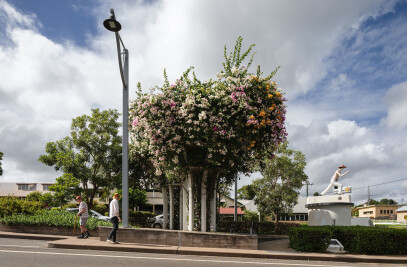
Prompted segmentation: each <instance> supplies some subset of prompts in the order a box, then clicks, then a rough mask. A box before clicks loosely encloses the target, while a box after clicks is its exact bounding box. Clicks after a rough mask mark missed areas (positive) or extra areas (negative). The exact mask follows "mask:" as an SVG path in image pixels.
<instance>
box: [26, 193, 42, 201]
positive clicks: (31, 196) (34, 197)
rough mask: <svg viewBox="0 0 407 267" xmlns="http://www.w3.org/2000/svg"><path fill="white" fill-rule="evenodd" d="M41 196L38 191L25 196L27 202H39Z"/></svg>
mask: <svg viewBox="0 0 407 267" xmlns="http://www.w3.org/2000/svg"><path fill="white" fill-rule="evenodd" d="M41 196H42V194H41V193H40V192H38V191H35V192H31V193H29V194H28V195H27V197H26V200H28V201H40V198H41Z"/></svg>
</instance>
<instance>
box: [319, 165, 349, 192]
mask: <svg viewBox="0 0 407 267" xmlns="http://www.w3.org/2000/svg"><path fill="white" fill-rule="evenodd" d="M345 168H346V166H345V165H343V164H342V165H340V166H339V167H338V169H337V170H336V171H335V173H334V175H333V176H332V177H331V182H330V183H329V185H328V187H327V188H326V189H325V190H324V191H322V193H321V196H325V195H326V193H328V191H329V189H331V188H332V187H333V186H337V187H338V188H339V193H338V195H342V185H341V184H340V183H338V179H339V177H342V176H344V175H346V174H348V173H349V171H347V172H345V173H344V174H342V173H341V171H342V170H343V169H345Z"/></svg>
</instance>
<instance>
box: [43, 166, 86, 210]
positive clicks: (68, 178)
mask: <svg viewBox="0 0 407 267" xmlns="http://www.w3.org/2000/svg"><path fill="white" fill-rule="evenodd" d="M56 180H57V182H56V183H55V184H53V185H50V186H49V190H51V191H53V192H55V193H54V195H53V199H54V200H55V202H56V203H57V204H59V206H60V207H61V209H62V206H63V205H65V204H66V203H68V202H69V201H70V200H72V199H73V198H74V197H75V196H76V195H79V192H80V188H79V184H80V181H79V179H77V178H75V177H74V176H73V175H72V174H71V173H64V174H63V175H62V176H61V177H58V178H57V179H56Z"/></svg>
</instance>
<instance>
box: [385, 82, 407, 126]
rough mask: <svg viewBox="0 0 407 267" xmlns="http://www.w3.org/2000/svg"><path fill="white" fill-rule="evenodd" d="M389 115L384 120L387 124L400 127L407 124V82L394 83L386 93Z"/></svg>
mask: <svg viewBox="0 0 407 267" xmlns="http://www.w3.org/2000/svg"><path fill="white" fill-rule="evenodd" d="M385 103H386V104H387V107H388V110H387V117H386V118H385V119H384V120H383V123H384V124H385V125H386V126H389V127H392V128H396V129H400V128H404V127H406V126H407V116H406V114H407V82H403V83H400V84H397V85H394V86H392V87H391V88H390V90H389V91H388V92H387V93H386V96H385Z"/></svg>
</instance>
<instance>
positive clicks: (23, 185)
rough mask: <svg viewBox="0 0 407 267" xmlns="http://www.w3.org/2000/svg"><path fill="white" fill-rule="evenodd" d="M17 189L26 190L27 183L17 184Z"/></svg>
mask: <svg viewBox="0 0 407 267" xmlns="http://www.w3.org/2000/svg"><path fill="white" fill-rule="evenodd" d="M18 190H28V184H19V185H18Z"/></svg>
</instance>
